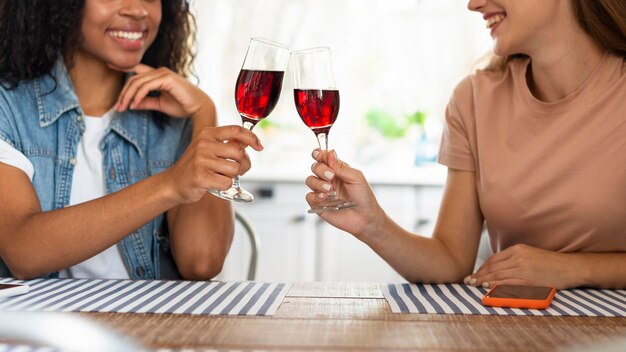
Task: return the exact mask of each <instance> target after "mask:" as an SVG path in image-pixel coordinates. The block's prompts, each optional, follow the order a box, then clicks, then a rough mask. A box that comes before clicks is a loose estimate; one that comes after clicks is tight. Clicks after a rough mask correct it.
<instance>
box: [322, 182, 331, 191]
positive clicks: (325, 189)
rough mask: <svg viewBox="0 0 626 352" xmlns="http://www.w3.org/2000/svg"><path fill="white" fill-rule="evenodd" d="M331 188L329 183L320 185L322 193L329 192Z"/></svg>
mask: <svg viewBox="0 0 626 352" xmlns="http://www.w3.org/2000/svg"><path fill="white" fill-rule="evenodd" d="M331 187H332V186H331V185H330V184H329V183H324V184H323V185H322V188H323V189H324V191H327V192H328V191H330V189H331Z"/></svg>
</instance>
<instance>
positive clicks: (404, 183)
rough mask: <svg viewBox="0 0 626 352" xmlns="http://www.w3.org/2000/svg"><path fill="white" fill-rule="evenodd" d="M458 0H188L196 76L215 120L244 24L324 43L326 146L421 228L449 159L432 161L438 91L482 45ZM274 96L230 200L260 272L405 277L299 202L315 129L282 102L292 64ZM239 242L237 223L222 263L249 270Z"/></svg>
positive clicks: (486, 45) (230, 90)
mask: <svg viewBox="0 0 626 352" xmlns="http://www.w3.org/2000/svg"><path fill="white" fill-rule="evenodd" d="M466 6H467V1H462V0H211V1H206V0H195V1H193V2H192V8H193V11H194V13H195V16H196V21H197V29H198V32H197V39H198V49H197V57H196V61H195V71H196V73H197V75H198V79H199V85H200V87H201V88H202V89H203V90H204V91H205V92H207V93H208V94H209V95H210V96H211V97H212V98H213V100H214V101H215V103H216V105H217V109H218V116H219V124H220V125H228V124H240V123H241V119H240V118H239V115H238V113H237V111H236V108H235V102H234V88H235V81H236V79H237V75H238V74H239V70H240V68H241V64H242V62H243V59H244V56H245V53H246V49H247V45H248V41H249V39H250V37H262V38H267V39H272V40H275V41H278V42H281V43H284V44H286V45H288V46H289V47H290V48H291V49H293V50H297V49H304V48H310V47H316V46H328V47H330V48H331V50H332V55H333V68H334V73H335V79H336V81H337V86H338V88H339V91H340V95H341V107H340V111H339V116H338V118H337V122H336V123H335V125H334V126H333V128H332V129H331V131H330V134H329V145H330V148H332V149H335V150H337V153H338V155H339V157H340V158H341V159H343V160H345V161H347V162H348V163H350V164H351V165H352V166H356V167H358V168H360V169H361V170H362V171H363V172H364V173H365V175H366V176H367V178H368V180H369V181H370V183H371V184H372V188H373V189H374V191H375V192H376V194H377V196H378V198H379V202H380V203H381V205H382V206H383V207H384V208H385V210H386V211H387V213H388V214H389V215H390V216H391V217H393V218H394V219H395V220H396V221H397V222H398V223H400V224H401V225H403V226H404V227H406V228H408V229H411V230H412V231H415V232H417V233H420V234H423V235H427V236H429V235H430V234H431V233H432V229H433V226H434V221H435V219H436V216H437V211H438V208H439V203H440V198H441V193H442V186H443V184H444V182H445V177H446V170H445V168H444V167H442V166H440V165H437V164H436V163H435V158H436V154H437V151H438V148H439V141H440V138H441V131H442V128H443V120H444V113H445V107H446V104H447V102H448V100H449V98H450V94H451V92H452V90H453V89H454V87H455V85H456V84H457V83H458V82H459V81H460V80H461V79H462V78H463V77H465V76H466V75H468V74H470V73H471V72H472V70H473V69H475V68H476V67H477V65H478V64H479V63H480V62H481V60H483V59H484V57H485V56H486V55H487V54H489V52H490V49H491V38H490V36H489V32H488V31H487V29H486V28H485V23H484V21H483V20H482V18H481V16H480V15H479V14H476V13H471V12H470V11H469V10H467V7H466ZM289 70H290V68H288V70H287V72H285V78H284V82H283V92H282V94H281V99H280V101H279V103H278V105H277V107H276V109H275V110H274V111H273V113H272V114H271V115H270V116H269V117H268V118H267V119H266V120H265V121H263V122H262V123H260V124H259V125H257V127H256V128H255V129H254V132H255V133H256V134H257V135H258V136H259V138H260V139H261V141H262V142H263V144H264V146H265V150H264V151H262V152H261V153H256V152H254V151H249V153H250V154H251V158H252V161H253V167H252V170H251V171H250V172H249V173H248V174H246V175H244V176H243V177H242V178H241V182H242V185H243V187H244V188H246V189H248V190H249V191H251V192H252V193H253V194H254V195H255V197H256V200H255V202H254V203H252V204H236V209H237V211H238V212H239V213H240V214H242V215H243V216H245V217H246V218H247V219H248V220H249V222H250V223H251V224H252V225H253V227H254V229H255V231H256V233H257V235H258V237H259V239H260V242H259V244H258V250H259V256H258V263H257V270H256V276H255V279H256V280H259V281H281V282H292V281H370V282H371V281H380V282H401V281H403V279H402V278H401V277H400V276H399V275H398V274H397V273H395V272H394V271H393V270H392V269H391V268H390V267H389V266H388V265H387V264H386V263H385V262H384V261H383V260H381V259H380V258H379V257H378V256H377V255H376V254H375V253H374V252H373V251H372V250H371V249H370V248H369V247H367V246H366V245H364V244H363V243H361V242H359V241H358V240H356V239H354V238H353V237H352V236H351V235H349V234H346V233H343V232H341V231H339V230H336V229H333V228H331V227H330V226H329V225H326V224H323V223H322V222H320V221H319V220H318V217H317V216H315V215H309V214H307V213H306V210H307V209H308V205H307V204H306V202H305V200H304V196H305V194H306V193H307V188H306V187H305V185H304V180H305V178H306V177H307V176H308V175H309V174H310V166H311V164H312V162H313V160H312V159H311V157H310V154H311V151H312V150H313V149H314V148H315V147H316V146H317V142H316V139H315V136H314V134H313V133H312V132H311V131H310V130H309V129H308V128H307V127H306V126H305V125H304V124H303V123H302V121H301V120H300V118H299V116H298V114H297V112H296V109H295V106H294V102H293V93H292V84H291V73H290V72H289ZM250 250H251V249H250V242H249V241H248V239H247V237H246V235H245V232H244V231H243V229H242V228H238V230H237V234H236V238H235V241H234V243H233V247H232V248H231V252H230V254H229V257H228V259H227V262H226V265H225V267H224V270H223V272H222V274H220V276H219V277H218V278H219V279H224V280H241V279H245V278H246V273H247V271H248V261H249V260H250Z"/></svg>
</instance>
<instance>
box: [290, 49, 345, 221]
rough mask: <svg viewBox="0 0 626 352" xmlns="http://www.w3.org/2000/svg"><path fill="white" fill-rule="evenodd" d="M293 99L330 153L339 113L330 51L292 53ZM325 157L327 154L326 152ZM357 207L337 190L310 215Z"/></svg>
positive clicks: (319, 142)
mask: <svg viewBox="0 0 626 352" xmlns="http://www.w3.org/2000/svg"><path fill="white" fill-rule="evenodd" d="M291 61H292V66H291V68H292V74H293V88H294V90H293V96H294V99H295V102H296V110H298V114H299V115H300V118H301V119H302V121H303V122H304V124H305V125H307V126H308V127H309V128H310V129H311V130H312V131H313V133H315V137H317V143H318V144H319V147H320V149H323V150H324V151H325V152H326V151H328V133H329V132H330V128H331V127H332V125H333V123H335V120H336V119H337V114H338V113H339V90H337V87H336V85H335V79H334V77H333V70H332V67H331V60H330V48H326V47H321V48H312V49H305V50H298V51H295V52H293V53H292V54H291ZM324 155H325V157H326V155H327V153H324ZM354 206H356V204H355V203H353V202H347V201H345V200H343V199H340V198H337V194H336V192H335V191H333V192H330V193H329V194H328V196H327V197H326V199H324V200H323V201H322V202H320V203H319V204H318V205H315V206H313V207H311V209H309V211H308V212H309V213H322V212H325V211H337V210H340V209H345V208H352V207H354Z"/></svg>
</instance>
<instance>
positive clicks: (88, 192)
mask: <svg viewBox="0 0 626 352" xmlns="http://www.w3.org/2000/svg"><path fill="white" fill-rule="evenodd" d="M113 113H114V110H110V111H109V112H107V113H106V114H104V115H103V116H102V117H93V116H84V122H85V131H84V133H83V136H82V138H81V140H80V141H79V143H78V149H77V154H76V164H75V165H74V173H73V176H72V189H71V192H70V202H69V205H76V204H80V203H84V202H88V201H90V200H93V199H96V198H100V197H102V196H104V195H105V194H106V189H105V184H104V174H103V167H102V164H103V156H102V150H100V142H101V141H102V138H103V137H104V134H105V132H106V130H107V128H108V127H109V124H110V123H111V118H112V117H113ZM0 162H2V163H4V164H7V165H11V166H14V167H16V168H18V169H20V170H22V171H24V172H25V173H26V174H27V175H28V177H29V178H30V180H31V181H32V179H33V175H34V171H33V170H34V168H33V165H32V163H31V162H30V161H29V160H28V158H26V156H25V155H24V154H22V153H20V152H19V151H18V150H16V149H15V148H13V147H12V146H11V145H10V144H8V143H6V142H4V141H2V140H0ZM60 276H61V277H73V278H104V279H128V278H129V275H128V271H127V270H126V266H125V265H124V262H123V260H122V256H121V254H120V251H119V249H118V247H117V245H113V246H111V247H109V248H107V249H105V250H104V251H103V252H101V253H99V254H96V255H95V256H93V257H91V258H89V259H87V260H85V261H84V262H82V263H78V264H76V265H74V266H72V267H70V268H68V269H66V270H63V271H61V273H60Z"/></svg>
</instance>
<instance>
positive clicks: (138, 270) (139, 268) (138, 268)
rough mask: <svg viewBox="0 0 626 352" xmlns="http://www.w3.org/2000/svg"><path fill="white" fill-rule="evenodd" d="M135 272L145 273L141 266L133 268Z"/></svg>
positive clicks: (138, 273) (141, 274)
mask: <svg viewBox="0 0 626 352" xmlns="http://www.w3.org/2000/svg"><path fill="white" fill-rule="evenodd" d="M135 272H136V273H137V275H139V276H143V275H144V274H145V273H146V271H145V270H144V269H143V266H138V267H137V269H136V270H135Z"/></svg>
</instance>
